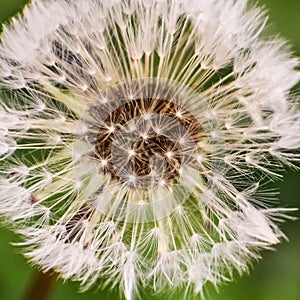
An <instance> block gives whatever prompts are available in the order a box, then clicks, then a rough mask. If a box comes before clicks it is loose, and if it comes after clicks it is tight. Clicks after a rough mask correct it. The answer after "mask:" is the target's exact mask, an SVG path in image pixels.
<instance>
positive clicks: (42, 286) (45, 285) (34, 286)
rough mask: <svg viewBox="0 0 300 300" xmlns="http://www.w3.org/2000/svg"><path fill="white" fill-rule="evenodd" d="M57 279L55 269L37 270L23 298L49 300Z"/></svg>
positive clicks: (27, 299)
mask: <svg viewBox="0 0 300 300" xmlns="http://www.w3.org/2000/svg"><path fill="white" fill-rule="evenodd" d="M56 279H57V275H56V274H55V273H54V272H53V271H49V272H46V273H42V272H37V273H36V275H35V277H34V278H33V280H32V282H31V284H30V285H29V287H28V289H27V290H26V294H25V295H24V297H23V298H22V300H48V299H50V295H51V291H52V288H53V286H54V284H55V281H56Z"/></svg>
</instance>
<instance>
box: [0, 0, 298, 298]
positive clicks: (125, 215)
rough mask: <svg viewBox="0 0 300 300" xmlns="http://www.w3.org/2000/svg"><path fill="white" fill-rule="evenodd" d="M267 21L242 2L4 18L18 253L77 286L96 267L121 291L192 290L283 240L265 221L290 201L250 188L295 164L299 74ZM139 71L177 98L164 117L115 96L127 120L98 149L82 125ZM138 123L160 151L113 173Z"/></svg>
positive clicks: (78, 7) (0, 150)
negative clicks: (276, 202) (267, 31)
mask: <svg viewBox="0 0 300 300" xmlns="http://www.w3.org/2000/svg"><path fill="white" fill-rule="evenodd" d="M266 20H267V18H266V16H265V13H264V11H262V10H261V9H260V8H257V7H250V6H249V3H248V0H210V1H208V0H198V1H196V0H151V1H150V0H122V1H121V0H109V1H107V0H103V1H100V0H99V1H97V0H96V1H95V0H85V1H70V0H47V1H46V0H39V1H32V2H31V4H30V5H28V6H27V7H26V8H25V10H24V13H23V14H22V16H19V17H17V18H14V19H13V20H12V21H11V23H10V24H9V25H7V26H5V28H4V31H3V33H2V37H1V43H0V87H1V94H0V96H1V103H0V159H1V161H0V215H1V216H2V218H3V220H4V221H5V222H7V223H9V224H10V225H11V226H13V228H15V230H16V231H17V232H19V233H21V234H22V235H23V236H24V243H23V245H24V246H25V249H26V256H27V257H29V258H30V260H31V261H33V262H34V263H36V264H37V265H39V266H41V267H42V268H43V269H44V270H49V269H54V270H56V271H58V272H59V273H60V274H61V276H63V277H64V278H71V279H73V280H78V281H81V282H82V286H83V288H89V287H90V286H92V285H93V284H94V283H95V282H97V280H98V278H102V283H103V282H104V283H103V286H107V285H108V286H110V287H115V286H118V287H119V289H120V290H121V291H122V292H123V293H124V295H125V297H126V299H128V300H131V299H134V298H135V297H136V296H137V295H138V291H139V288H140V286H151V287H152V289H153V290H154V291H155V292H159V291H162V290H163V289H165V288H171V289H172V288H176V287H178V286H182V285H184V286H186V288H187V290H188V291H189V290H193V291H194V292H195V293H200V294H202V293H203V287H204V286H205V284H206V283H207V282H211V283H212V284H213V285H218V284H219V283H220V282H224V281H228V280H231V279H232V276H233V272H234V270H237V271H238V272H239V273H241V274H242V273H244V272H246V271H247V270H248V266H249V263H250V262H251V260H257V259H259V258H260V255H259V251H260V250H262V249H269V248H271V247H272V246H273V245H275V244H277V243H279V242H280V239H281V238H284V234H283V233H282V232H281V231H280V229H279V227H278V225H276V223H277V222H278V221H281V220H283V219H284V218H286V216H285V213H286V212H287V211H288V210H283V209H276V208H270V207H269V206H268V205H269V203H270V200H271V198H272V195H271V194H270V195H268V194H267V193H266V194H264V197H261V195H260V194H259V193H260V192H261V191H260V189H261V188H260V185H261V182H265V181H266V180H267V178H276V177H278V176H280V172H279V171H280V170H281V169H282V167H283V166H284V165H294V164H295V163H297V162H299V160H300V155H299V148H300V112H299V107H298V106H297V105H298V104H297V102H296V100H297V99H296V96H293V95H292V92H291V89H292V88H293V87H294V86H295V85H296V84H297V82H298V81H299V79H300V74H299V72H298V71H297V70H296V69H297V67H298V66H299V65H298V60H297V59H296V58H294V57H293V56H292V55H291V53H290V50H289V47H288V45H286V43H285V42H284V41H282V40H281V39H280V38H277V37H274V38H272V39H269V38H266V37H264V27H265V24H266ZM147 78H151V79H150V81H149V82H150V84H149V85H147V88H149V90H150V92H149V91H148V90H147V93H151V92H152V90H151V88H150V87H152V88H153V86H155V87H158V91H155V92H153V93H156V94H155V95H150V94H149V95H148V94H147V97H148V98H149V99H152V100H153V99H156V100H155V101H158V100H157V99H158V96H159V95H162V94H163V93H164V92H165V90H164V89H161V90H159V89H160V87H161V83H160V82H162V81H163V82H164V83H163V85H164V84H165V82H166V80H167V82H170V85H171V86H172V90H173V86H174V83H176V84H178V87H179V88H178V90H179V92H178V93H179V94H180V93H181V94H180V95H184V96H185V97H178V99H177V98H176V101H177V102H176V105H177V106H174V105H173V111H171V113H173V112H174V116H173V121H172V120H170V117H169V116H170V114H171V113H169V115H168V118H164V117H162V116H161V115H159V116H158V117H154V116H153V114H154V112H156V111H154V110H153V111H149V112H144V110H143V109H144V108H142V107H139V109H138V110H134V109H135V108H134V106H133V104H132V106H128V107H129V109H128V107H126V106H124V107H125V108H124V109H123V110H120V112H119V115H120V116H122V114H123V115H124V118H127V115H126V114H128V113H129V115H130V113H132V115H130V116H132V120H129V121H128V120H127V119H126V122H127V123H126V124H125V125H124V126H123V127H122V130H117V127H116V126H115V124H111V123H109V122H108V123H107V124H104V125H105V126H106V127H103V128H104V129H103V130H104V131H103V132H104V133H103V134H106V135H107V136H114V140H113V142H114V147H115V148H113V150H114V149H116V150H115V151H119V152H115V153H119V155H117V156H115V157H113V158H109V159H106V158H105V157H101V159H100V158H99V157H100V156H101V155H98V156H99V157H98V158H97V159H95V156H92V155H91V149H90V145H89V143H88V141H87V137H90V136H95V135H96V134H97V131H96V132H94V131H92V130H91V129H90V127H89V124H94V125H95V127H96V130H97V126H103V122H102V121H103V118H102V119H101V121H99V119H98V118H100V116H102V115H105V114H108V111H107V110H106V108H109V109H112V108H113V107H114V105H115V103H116V102H117V101H119V99H117V100H113V99H112V98H111V95H110V94H109V93H113V92H111V91H116V90H115V87H116V86H119V85H120V84H121V85H122V84H123V83H124V82H125V83H126V82H132V81H133V82H135V80H136V82H138V83H139V82H141V84H144V83H145V80H147ZM153 78H154V79H155V80H153ZM157 82H158V83H157ZM156 84H157V85H156ZM168 84H169V83H168ZM127 87H128V88H127ZM182 87H184V88H182ZM185 87H187V88H188V89H190V90H192V91H193V93H190V92H186V91H185ZM122 88H123V90H122V93H123V94H122V95H123V96H124V95H125V96H126V99H128V101H130V100H136V99H140V98H141V95H140V94H139V89H138V88H136V86H135V85H134V84H133V85H126V84H125V86H122ZM153 90H154V89H153ZM170 90H171V88H170ZM143 93H144V92H143ZM142 97H146V96H145V95H144V94H142ZM147 97H146V98H147ZM160 100H163V99H160ZM114 101H115V102H114ZM118 103H119V102H118ZM120 103H121V102H120ZM132 103H136V102H132ZM164 104H166V102H164ZM120 105H121V104H120ZM166 105H168V104H166ZM115 108H117V107H115ZM130 109H132V111H131V112H130ZM135 111H138V112H139V113H140V114H141V115H142V118H137V117H138V115H135V114H134V112H135ZM187 112H190V113H191V114H193V115H194V119H193V117H191V116H190V115H188V116H187ZM139 117H140V116H139ZM104 119H105V118H104ZM174 120H177V121H178V122H181V123H180V124H181V125H182V124H183V125H184V126H181V127H180V126H177V125H176V124H175V123H176V122H174ZM178 122H177V123H178ZM197 122H199V123H200V124H201V128H202V131H201V132H200V131H199V132H197V133H196V134H199V136H200V138H199V140H197V142H195V139H194V136H193V135H189V133H190V132H192V130H193V126H196V125H197ZM170 124H171V125H170ZM186 124H189V128H188V130H187V132H185V129H186V127H185V126H186ZM105 130H106V131H105ZM170 132H172V135H171V136H170V134H169V133H170ZM151 134H152V136H153V135H154V134H155V135H156V136H164V137H166V136H167V137H168V138H169V139H170V140H171V142H169V140H168V141H165V140H166V139H164V140H163V141H164V142H161V141H160V142H159V143H160V144H159V145H160V146H161V144H163V143H171V144H170V145H173V146H172V147H173V148H172V149H169V150H168V151H167V150H166V151H165V150H160V149H159V148H157V149H158V151H161V152H159V155H158V154H157V155H156V156H153V157H152V158H151V159H150V163H151V164H152V165H151V172H150V171H149V172H148V173H147V172H146V173H147V174H146V177H147V180H148V181H147V182H146V183H145V182H143V181H139V180H140V177H141V176H140V174H142V173H143V169H141V168H140V166H135V171H136V173H138V174H133V173H130V171H128V169H126V168H127V167H126V166H127V164H129V162H130V161H132V159H134V158H135V157H137V156H138V155H140V154H139V153H138V151H137V150H139V149H140V148H138V146H136V148H133V147H132V143H127V141H126V138H127V137H132V136H134V137H135V139H137V140H139V141H140V143H144V141H147V139H150V135H151ZM197 138H198V136H197ZM151 141H157V140H156V139H155V137H152V140H151ZM145 143H146V142H145ZM153 143H154V142H153ZM145 145H146V144H145ZM168 145H169V144H168ZM195 145H196V146H197V147H196V148H197V149H194V146H195ZM96 147H97V146H96ZM144 149H147V148H146V146H145V148H144ZM155 149H156V148H155ZM174 149H175V150H174ZM176 149H182V150H181V151H182V156H181V160H176V151H177V150H176ZM105 150H106V148H104V150H103V151H105ZM149 151H151V149H150V150H149ZM164 151H165V152H164ZM98 154H99V153H98ZM100 154H101V153H100ZM141 155H142V158H144V156H143V154H141ZM111 161H112V162H113V163H115V165H117V166H119V167H118V168H116V169H114V170H113V171H112V170H110V169H109V165H110V163H111ZM191 161H192V162H193V163H191ZM166 162H167V163H169V164H170V165H171V166H172V168H170V169H168V165H167V163H166ZM166 169H167V170H169V172H170V174H171V175H170V176H169V177H168V178H165V177H164V176H163V175H161V173H162V174H163V172H165V171H166ZM107 170H110V171H109V172H107ZM173 171H174V173H172V172H173ZM118 172H119V173H118ZM116 174H117V175H118V176H117V175H116ZM174 174H175V175H174ZM173 176H174V177H173ZM176 176H177V177H176ZM170 178H171V179H172V180H173V181H172V180H171V179H170ZM176 178H177V179H176ZM141 182H142V183H141ZM143 184H144V185H143Z"/></svg>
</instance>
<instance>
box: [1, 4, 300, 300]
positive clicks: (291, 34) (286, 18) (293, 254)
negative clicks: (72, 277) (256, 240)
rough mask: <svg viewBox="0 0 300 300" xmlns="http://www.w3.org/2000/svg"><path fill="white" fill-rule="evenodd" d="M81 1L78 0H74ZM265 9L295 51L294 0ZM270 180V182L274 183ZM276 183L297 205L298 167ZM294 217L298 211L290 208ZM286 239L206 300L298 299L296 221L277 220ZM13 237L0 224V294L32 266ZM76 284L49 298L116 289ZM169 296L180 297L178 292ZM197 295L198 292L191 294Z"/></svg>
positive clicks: (12, 298) (297, 16) (6, 294)
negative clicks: (84, 287)
mask: <svg viewBox="0 0 300 300" xmlns="http://www.w3.org/2000/svg"><path fill="white" fill-rule="evenodd" d="M78 1H84V0H78ZM26 2H27V1H25V0H0V23H3V22H4V21H6V20H7V19H8V18H9V17H10V16H12V15H14V14H15V13H16V12H18V11H21V10H22V7H23V5H24V4H25V3H26ZM259 3H260V4H263V5H265V6H266V8H267V9H268V10H269V14H270V20H271V25H269V28H270V31H271V32H274V31H275V32H279V33H280V34H281V35H283V36H284V37H286V38H287V39H289V40H290V41H291V43H292V44H293V50H294V51H295V53H296V54H297V55H298V56H300V0H260V1H259ZM274 186H275V184H274ZM276 187H278V188H279V190H280V192H281V194H280V205H281V206H283V207H299V206H300V205H299V203H300V201H299V200H300V173H299V172H298V173H296V172H294V171H291V170H290V171H288V172H287V173H285V174H284V180H283V181H282V182H279V183H276ZM296 215H297V216H298V217H300V214H299V212H297V213H296ZM282 228H283V230H284V232H285V233H286V234H287V236H288V237H289V239H290V242H289V243H287V242H283V243H282V244H281V245H279V246H277V247H276V251H269V252H264V253H263V260H262V261H261V262H259V263H256V264H255V267H254V269H252V271H251V274H250V275H246V276H244V277H242V278H237V279H236V281H235V282H233V283H230V284H228V285H226V286H224V287H221V288H220V293H219V294H218V293H217V292H216V291H214V290H211V291H209V295H210V299H211V300H253V299H255V300H299V299H300V222H299V221H295V222H288V223H287V224H284V225H283V226H282ZM17 240H18V237H17V236H15V235H14V234H13V233H12V232H10V231H8V230H7V229H5V228H0V299H1V300H19V299H22V295H23V294H24V293H25V291H26V288H27V287H28V285H29V284H30V282H31V280H32V278H33V276H34V273H35V270H34V268H32V267H31V266H29V265H28V263H27V262H26V261H25V259H24V258H23V257H22V256H21V255H20V254H18V253H17V252H18V251H17V249H16V248H15V247H13V246H12V245H11V244H10V243H11V242H15V241H17ZM77 290H78V284H77V283H72V282H66V283H63V282H62V281H60V280H59V281H58V282H57V284H56V285H55V287H54V289H53V292H52V297H51V300H63V299H73V300H80V299H82V300H83V299H91V300H93V299H102V300H117V299H118V294H117V293H114V292H111V291H96V289H94V290H91V291H89V292H87V293H84V294H79V293H77ZM143 299H157V300H158V299H162V300H168V299H170V297H167V296H166V297H164V296H161V297H152V296H149V295H147V292H144V294H143ZM171 299H178V300H179V299H181V294H180V293H178V294H177V295H176V294H175V295H173V296H172V297H171ZM191 299H192V300H194V299H200V297H194V298H191Z"/></svg>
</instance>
